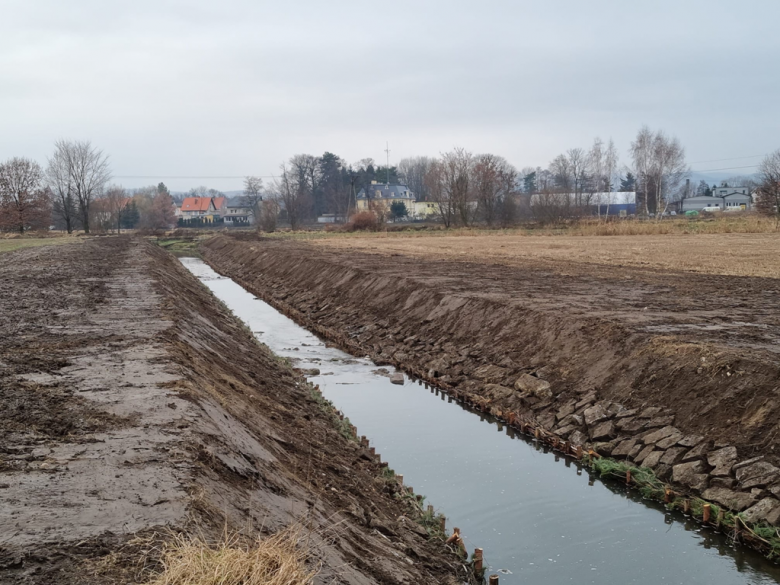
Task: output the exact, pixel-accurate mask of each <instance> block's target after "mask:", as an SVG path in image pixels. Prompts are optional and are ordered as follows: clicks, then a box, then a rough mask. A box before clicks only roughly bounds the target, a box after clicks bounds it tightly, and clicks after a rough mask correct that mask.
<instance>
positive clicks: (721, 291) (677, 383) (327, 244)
mask: <svg viewBox="0 0 780 585" xmlns="http://www.w3.org/2000/svg"><path fill="white" fill-rule="evenodd" d="M667 239H668V241H667ZM502 246H503V247H502ZM203 248H204V257H205V259H206V260H207V261H208V262H210V263H211V264H212V265H213V266H214V267H215V268H216V269H217V270H218V271H220V272H221V273H223V274H227V275H229V276H231V277H233V278H234V279H237V280H238V281H239V282H240V283H242V284H243V285H244V286H245V287H247V288H249V289H250V290H252V291H253V292H254V293H255V294H258V295H260V296H262V297H263V298H265V299H266V300H269V302H272V303H274V304H276V305H277V306H279V307H282V308H284V309H285V310H286V311H287V312H288V313H289V314H291V315H293V316H294V317H295V318H297V319H298V320H299V321H301V322H302V323H304V324H306V325H307V326H308V327H310V328H312V329H314V330H315V331H317V332H319V333H320V334H321V335H324V336H328V337H330V338H332V339H334V340H336V341H339V342H340V343H341V344H342V345H343V346H344V347H346V348H350V349H351V351H353V352H363V353H369V354H370V355H372V356H373V357H374V358H375V359H376V360H377V361H378V362H380V363H381V362H386V363H393V364H396V365H399V366H401V367H403V368H405V369H406V370H407V371H409V372H411V373H413V374H415V375H417V376H419V377H421V378H424V379H429V380H431V381H433V382H435V383H437V384H438V385H440V386H442V387H444V388H449V389H452V390H453V391H454V392H455V393H460V394H466V395H469V396H470V397H471V399H473V400H474V401H475V402H477V401H482V404H483V405H485V407H486V408H490V409H492V410H495V411H504V412H506V411H507V410H513V411H518V412H533V413H534V415H535V416H536V418H537V420H539V421H541V422H542V423H543V424H544V426H545V427H549V428H553V427H554V426H555V425H556V414H555V413H556V412H558V411H559V409H561V407H562V406H563V405H565V404H569V403H571V404H575V403H577V402H579V401H580V400H581V399H584V400H583V401H582V405H580V406H578V407H577V408H579V409H580V410H582V409H584V408H586V407H587V406H589V405H591V404H592V403H593V402H594V401H597V400H604V401H611V402H613V403H619V405H620V408H646V407H656V408H657V409H659V411H660V410H663V412H664V414H668V415H669V418H666V417H663V416H662V417H657V419H654V420H653V421H650V422H651V423H663V424H667V425H669V424H675V425H676V427H678V428H679V429H680V431H681V432H684V433H686V434H690V435H696V436H697V437H698V439H699V440H701V437H704V438H707V439H709V440H710V441H711V442H710V445H712V444H713V443H714V444H716V445H721V446H725V445H733V446H735V447H736V448H737V449H738V452H739V457H740V458H741V459H747V458H748V457H753V456H757V455H761V456H765V457H766V458H767V459H768V460H770V461H773V462H777V461H778V459H777V457H776V451H775V447H776V444H777V433H778V430H780V422H779V421H780V418H779V415H780V398H778V392H780V383H779V382H778V380H780V350H779V349H778V348H780V345H778V340H779V339H780V294H778V293H780V280H778V278H777V277H778V275H780V273H778V270H777V269H778V266H779V265H780V264H779V263H778V262H779V261H778V256H777V254H776V252H771V251H772V250H775V251H776V250H778V249H779V248H780V246H778V237H777V236H775V235H747V236H740V237H736V236H730V235H728V236H713V237H710V236H696V237H688V236H685V237H678V238H671V237H670V238H660V239H658V238H653V237H636V238H628V239H623V238H601V239H598V238H582V241H579V239H578V238H566V239H565V240H558V239H555V238H539V239H535V238H528V237H523V238H517V239H514V238H512V237H502V236H488V237H486V238H480V237H458V238H446V237H445V238H438V237H429V238H425V237H421V238H410V239H404V238H387V239H382V238H345V239H339V238H334V239H328V240H317V241H312V242H293V241H289V240H287V241H279V240H263V239H259V240H255V241H252V240H251V239H247V238H246V237H245V238H244V241H240V240H236V239H231V238H229V237H226V236H222V237H218V238H215V239H213V240H210V241H208V242H206V243H205V244H204V246H203ZM505 250H506V252H505ZM724 250H732V251H733V254H731V255H729V254H724V253H723V252H724ZM767 250H769V251H770V252H771V253H767V252H766V251H767ZM773 254H774V255H773ZM686 255H690V256H691V257H692V258H694V259H699V260H700V261H701V262H700V264H698V265H697V266H699V267H704V268H703V269H701V270H699V268H697V269H696V271H686V270H683V269H682V268H680V267H679V266H678V263H676V261H675V260H676V259H680V258H682V257H684V256H686ZM707 258H710V259H711V261H710V262H709V263H705V259H707ZM756 258H759V259H760V260H756ZM643 262H647V264H642V263H643ZM686 266H689V265H686ZM736 274H740V275H736ZM747 274H758V275H760V276H748V275H747ZM522 374H529V375H532V376H534V377H537V378H541V379H544V380H545V381H548V382H549V383H550V384H551V387H552V393H553V396H552V398H551V399H549V400H540V399H533V398H531V399H528V398H527V397H526V398H519V397H518V395H517V394H516V393H513V392H512V388H513V384H514V382H515V381H516V380H517V379H518V377H519V376H521V375H522ZM490 385H498V387H494V386H490ZM507 389H509V390H508V391H507ZM572 410H573V409H572ZM642 424H644V423H642ZM647 424H650V423H647ZM582 430H583V432H589V431H590V432H591V434H592V430H593V429H586V428H585V427H584V426H583V427H582ZM645 430H646V429H645ZM569 432H571V429H569ZM633 432H634V433H636V432H638V430H637V429H634V431H633ZM675 432H676V431H675ZM610 436H611V437H615V435H614V434H612V435H610ZM618 438H620V437H618ZM692 440H693V439H690V440H689V441H687V442H690V441H692ZM694 444H696V443H694ZM613 446H614V445H612V446H610V448H611V447H613ZM675 453H677V452H675ZM684 453H685V450H684V449H681V450H680V451H679V457H678V458H676V459H670V460H669V461H670V465H671V464H672V463H675V462H677V461H679V459H681V458H682V456H683V454H684ZM702 453H703V454H706V450H704V451H702ZM706 469H708V467H707V466H706V461H705V467H704V470H705V471H706ZM667 471H668V472H669V473H670V468H669V469H668V470H667Z"/></svg>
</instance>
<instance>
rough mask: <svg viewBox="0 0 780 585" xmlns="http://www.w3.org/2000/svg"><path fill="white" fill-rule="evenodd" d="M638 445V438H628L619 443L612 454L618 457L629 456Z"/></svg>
mask: <svg viewBox="0 0 780 585" xmlns="http://www.w3.org/2000/svg"><path fill="white" fill-rule="evenodd" d="M635 446H636V439H626V440H625V441H621V442H620V443H618V446H617V447H615V449H614V450H613V451H612V456H613V457H614V458H615V459H617V458H622V457H628V454H629V453H631V450H632V449H633V448H634V447H635Z"/></svg>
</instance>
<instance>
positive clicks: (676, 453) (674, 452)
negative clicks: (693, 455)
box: [661, 447, 687, 465]
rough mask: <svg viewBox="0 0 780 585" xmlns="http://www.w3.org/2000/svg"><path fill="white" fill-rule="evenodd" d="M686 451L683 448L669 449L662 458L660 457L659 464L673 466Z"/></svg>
mask: <svg viewBox="0 0 780 585" xmlns="http://www.w3.org/2000/svg"><path fill="white" fill-rule="evenodd" d="M686 450H687V449H686V448H685V447H672V448H671V449H667V450H666V452H665V453H664V455H663V457H661V463H664V464H666V465H674V464H675V463H677V462H679V461H680V459H682V456H683V454H684V453H685V451H686Z"/></svg>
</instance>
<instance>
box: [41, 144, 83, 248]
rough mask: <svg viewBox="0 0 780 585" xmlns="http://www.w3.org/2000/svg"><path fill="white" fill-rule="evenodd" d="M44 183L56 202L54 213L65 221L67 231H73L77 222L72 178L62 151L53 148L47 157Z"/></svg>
mask: <svg viewBox="0 0 780 585" xmlns="http://www.w3.org/2000/svg"><path fill="white" fill-rule="evenodd" d="M46 183H47V185H48V186H49V189H50V190H51V192H52V196H53V197H54V200H55V202H56V204H55V205H54V206H53V210H54V213H55V215H57V216H58V217H59V218H60V219H61V220H62V221H63V222H64V223H65V229H66V230H67V231H68V233H69V234H71V233H73V230H74V229H75V227H76V225H77V223H79V222H78V210H77V206H76V196H75V188H74V186H73V179H72V177H71V174H70V167H69V164H68V158H67V157H66V156H65V152H64V151H60V150H59V149H57V150H55V151H54V154H53V155H52V157H51V158H50V159H49V161H48V166H47V167H46Z"/></svg>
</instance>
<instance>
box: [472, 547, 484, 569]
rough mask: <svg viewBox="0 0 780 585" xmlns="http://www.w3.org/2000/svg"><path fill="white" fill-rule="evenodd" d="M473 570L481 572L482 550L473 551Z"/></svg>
mask: <svg viewBox="0 0 780 585" xmlns="http://www.w3.org/2000/svg"><path fill="white" fill-rule="evenodd" d="M474 570H475V571H481V570H482V549H481V548H475V549H474Z"/></svg>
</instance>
